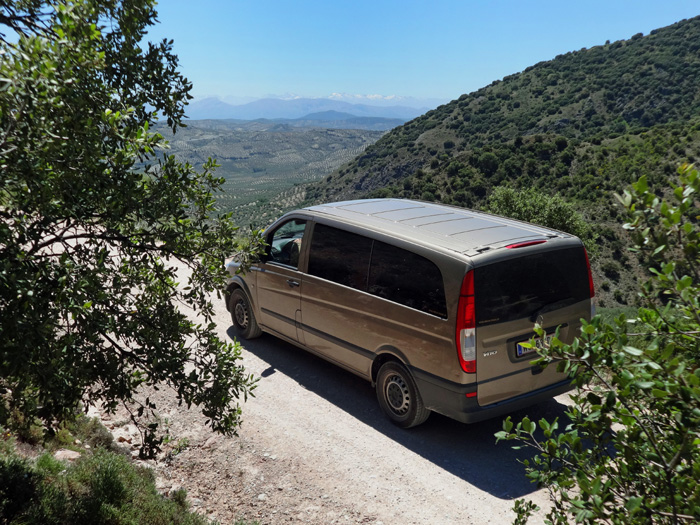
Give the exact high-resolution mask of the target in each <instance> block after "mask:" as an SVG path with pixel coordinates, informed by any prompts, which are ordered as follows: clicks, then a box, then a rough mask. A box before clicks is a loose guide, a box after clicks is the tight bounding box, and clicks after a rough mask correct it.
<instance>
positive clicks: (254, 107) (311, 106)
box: [187, 97, 431, 122]
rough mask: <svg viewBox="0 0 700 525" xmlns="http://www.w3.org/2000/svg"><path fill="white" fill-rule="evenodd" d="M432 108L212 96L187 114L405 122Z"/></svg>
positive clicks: (200, 117)
mask: <svg viewBox="0 0 700 525" xmlns="http://www.w3.org/2000/svg"><path fill="white" fill-rule="evenodd" d="M429 109H431V108H427V107H424V108H414V107H408V106H386V105H383V106H375V105H369V104H352V103H349V102H344V101H341V100H331V99H328V98H296V99H291V100H283V99H277V98H264V99H260V100H256V101H254V102H249V103H247V104H241V105H233V104H228V103H226V102H224V101H222V100H221V99H218V98H213V97H212V98H205V99H202V100H197V101H194V102H191V103H190V104H189V106H188V107H187V116H188V117H189V118H190V119H192V120H204V119H239V120H257V119H301V118H304V117H306V116H307V115H309V114H314V113H326V112H335V113H343V114H345V115H350V116H351V117H372V118H389V119H401V120H403V121H404V122H405V121H407V120H411V119H414V118H416V117H418V116H420V115H422V114H424V113H425V112H426V111H428V110H429ZM331 115H332V113H331ZM347 119H348V117H347V116H345V117H343V118H341V119H335V118H329V119H327V120H347Z"/></svg>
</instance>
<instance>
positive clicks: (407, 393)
mask: <svg viewBox="0 0 700 525" xmlns="http://www.w3.org/2000/svg"><path fill="white" fill-rule="evenodd" d="M376 388H377V399H378V400H379V406H380V407H382V410H383V411H384V413H385V414H386V415H387V416H388V417H389V419H390V420H391V422H392V423H394V424H395V425H397V426H399V427H401V428H410V427H415V426H416V425H420V424H421V423H423V422H424V421H425V420H426V419H428V416H429V415H430V410H428V409H427V408H425V405H423V399H422V398H421V397H420V394H419V393H418V388H416V383H415V381H413V377H411V374H410V373H409V372H408V370H406V367H404V366H403V365H401V364H399V363H396V362H394V361H390V362H388V363H385V364H384V365H382V367H381V368H380V369H379V374H377V387H376Z"/></svg>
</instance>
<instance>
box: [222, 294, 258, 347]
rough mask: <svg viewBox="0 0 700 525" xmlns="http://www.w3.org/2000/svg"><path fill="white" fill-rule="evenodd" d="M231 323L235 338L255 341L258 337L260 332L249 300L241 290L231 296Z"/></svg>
mask: <svg viewBox="0 0 700 525" xmlns="http://www.w3.org/2000/svg"><path fill="white" fill-rule="evenodd" d="M229 310H230V312H231V322H232V323H233V329H234V331H235V332H236V336H237V337H239V338H241V339H255V338H256V337H260V335H261V334H262V330H260V327H259V326H258V322H257V321H256V320H255V314H254V313H253V309H252V308H251V306H250V300H249V299H248V296H247V295H246V294H245V292H244V291H243V290H241V289H240V288H237V289H235V290H234V291H233V293H232V294H231V299H230V301H229Z"/></svg>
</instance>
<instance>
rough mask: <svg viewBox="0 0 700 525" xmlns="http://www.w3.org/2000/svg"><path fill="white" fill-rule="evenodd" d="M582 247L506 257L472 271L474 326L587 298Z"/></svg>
mask: <svg viewBox="0 0 700 525" xmlns="http://www.w3.org/2000/svg"><path fill="white" fill-rule="evenodd" d="M589 295H590V290H589V284H588V268H587V266H586V257H585V254H584V251H583V247H580V248H566V249H563V250H555V251H549V252H543V253H538V254H534V255H527V256H525V257H519V258H517V259H508V260H507V261H501V262H497V263H494V264H489V265H487V266H482V267H480V268H476V269H475V270H474V299H475V303H476V323H477V325H487V324H491V323H502V322H505V321H514V320H516V319H524V318H531V320H532V321H533V322H534V321H535V318H536V317H537V315H539V314H544V313H546V312H548V311H553V310H557V309H559V308H564V307H565V306H569V305H572V304H574V303H577V302H579V301H583V300H585V299H588V298H589Z"/></svg>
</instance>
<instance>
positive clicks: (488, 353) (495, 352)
mask: <svg viewBox="0 0 700 525" xmlns="http://www.w3.org/2000/svg"><path fill="white" fill-rule="evenodd" d="M497 353H498V350H491V351H490V352H484V357H491V356H492V355H496V354H497Z"/></svg>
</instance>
